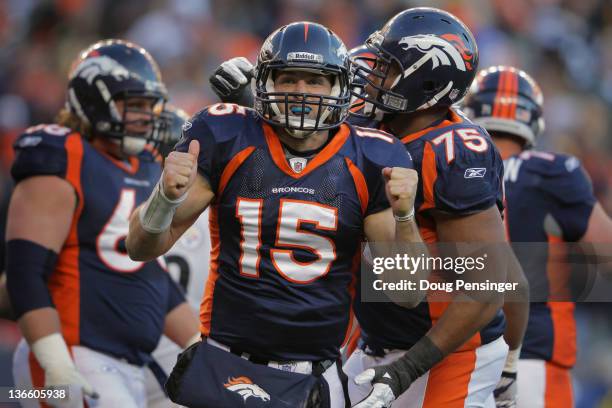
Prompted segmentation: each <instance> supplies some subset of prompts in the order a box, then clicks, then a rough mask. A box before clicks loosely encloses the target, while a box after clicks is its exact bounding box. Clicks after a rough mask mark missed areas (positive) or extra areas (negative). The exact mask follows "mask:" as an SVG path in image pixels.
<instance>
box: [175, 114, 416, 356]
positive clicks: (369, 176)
mask: <svg viewBox="0 0 612 408" xmlns="http://www.w3.org/2000/svg"><path fill="white" fill-rule="evenodd" d="M193 139H195V140H198V141H199V142H200V145H201V149H200V157H199V160H198V165H199V173H200V174H201V175H202V176H203V177H205V178H206V179H207V180H208V182H209V183H210V186H211V188H212V190H213V191H214V193H215V198H214V200H213V202H212V204H211V209H210V233H211V244H212V255H211V268H210V275H209V279H208V282H207V285H206V289H205V295H204V300H203V302H202V307H201V323H202V331H203V333H204V334H205V335H209V336H210V337H212V338H213V339H215V340H217V341H219V342H221V343H224V344H227V345H230V346H232V347H235V348H237V349H240V350H243V351H245V352H249V353H251V354H255V355H257V356H264V357H267V358H269V359H273V360H281V361H282V360H320V359H328V358H335V357H337V355H338V348H339V346H340V345H341V343H342V341H343V339H344V336H345V334H346V329H347V325H348V322H349V317H350V304H351V299H352V296H351V293H352V291H353V285H354V283H355V279H356V276H355V274H356V271H357V270H358V262H359V254H360V243H361V240H362V237H363V220H364V218H365V217H367V216H368V215H370V214H374V213H377V212H379V211H382V210H385V209H387V208H389V203H388V201H387V199H386V195H385V185H384V180H383V177H382V174H381V172H382V169H383V168H384V167H393V166H395V167H405V168H411V167H412V161H411V159H410V156H409V154H408V153H407V152H406V150H405V148H404V147H403V146H402V144H401V143H400V142H399V141H398V140H397V139H395V138H393V137H392V136H390V135H388V134H386V133H384V132H381V131H376V130H372V129H364V128H356V127H351V126H349V125H346V124H345V125H342V126H341V127H340V128H339V130H338V131H337V132H336V133H335V135H333V136H331V138H330V141H329V142H328V143H327V145H326V146H325V147H324V148H323V149H322V150H321V151H319V152H318V153H317V154H316V155H315V156H314V157H313V158H311V159H310V161H309V162H308V163H307V164H306V163H299V164H301V165H296V164H295V163H294V165H293V166H292V165H290V164H289V163H288V161H287V160H286V158H285V153H284V150H283V146H282V145H281V142H280V141H279V138H278V136H277V135H276V134H275V131H274V129H273V128H272V127H271V126H269V125H268V124H266V123H264V122H263V121H262V120H261V119H259V118H258V117H257V115H256V114H255V112H254V111H253V110H251V109H247V108H244V107H241V106H237V105H229V104H217V105H213V106H211V107H209V108H208V109H206V110H204V111H202V112H200V113H198V114H197V115H196V116H195V117H194V118H193V119H192V120H191V121H190V122H187V123H186V124H185V126H184V132H183V139H182V140H181V142H180V143H179V145H178V146H177V150H179V151H186V150H187V148H188V145H189V143H190V141H191V140H193Z"/></svg>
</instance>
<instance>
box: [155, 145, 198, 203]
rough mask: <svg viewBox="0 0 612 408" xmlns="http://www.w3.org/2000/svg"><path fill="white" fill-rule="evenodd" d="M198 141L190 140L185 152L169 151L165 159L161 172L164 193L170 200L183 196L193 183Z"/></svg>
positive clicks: (196, 170) (196, 169) (196, 164)
mask: <svg viewBox="0 0 612 408" xmlns="http://www.w3.org/2000/svg"><path fill="white" fill-rule="evenodd" d="M199 154H200V143H199V142H198V141H197V140H192V141H191V143H189V150H188V151H187V153H181V152H171V153H170V154H169V155H168V157H167V158H166V160H165V163H164V172H163V174H162V185H163V187H164V195H165V196H166V197H167V198H168V199H170V200H178V199H179V198H181V197H183V196H184V195H185V194H186V193H187V191H189V189H190V188H191V186H192V185H193V183H194V181H195V178H196V175H197V173H198V156H199Z"/></svg>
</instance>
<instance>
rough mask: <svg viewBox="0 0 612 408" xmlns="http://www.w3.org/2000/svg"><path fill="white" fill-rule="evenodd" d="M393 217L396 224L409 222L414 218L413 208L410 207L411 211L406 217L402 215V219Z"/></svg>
mask: <svg viewBox="0 0 612 408" xmlns="http://www.w3.org/2000/svg"><path fill="white" fill-rule="evenodd" d="M393 217H394V218H395V221H397V222H406V221H410V220H412V219H413V218H414V207H412V210H411V211H410V213H409V214H408V215H404V216H402V217H399V216H397V215H395V214H393Z"/></svg>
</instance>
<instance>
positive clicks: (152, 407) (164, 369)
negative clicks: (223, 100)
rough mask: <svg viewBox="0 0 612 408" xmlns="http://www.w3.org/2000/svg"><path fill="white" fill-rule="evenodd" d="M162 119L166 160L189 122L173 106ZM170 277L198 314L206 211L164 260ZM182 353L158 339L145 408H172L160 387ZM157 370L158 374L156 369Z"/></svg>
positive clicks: (206, 256) (206, 247)
mask: <svg viewBox="0 0 612 408" xmlns="http://www.w3.org/2000/svg"><path fill="white" fill-rule="evenodd" d="M162 116H163V119H164V121H163V124H164V125H163V130H164V131H163V134H162V137H161V139H162V143H161V144H160V145H159V148H158V150H159V152H160V154H161V155H162V157H166V156H167V155H168V154H169V153H170V152H171V151H172V150H173V149H174V146H175V145H176V143H177V142H178V141H179V139H180V137H181V132H182V127H183V124H184V123H185V122H186V121H187V120H188V119H189V116H188V115H187V113H186V112H185V111H184V110H182V109H180V108H177V107H175V106H172V105H168V104H167V105H166V106H165V109H164V113H163V114H162ZM164 258H165V260H166V264H167V268H168V272H169V273H170V276H171V277H172V279H174V281H175V282H176V283H178V284H179V286H180V287H181V289H182V290H183V292H184V293H185V294H186V297H187V301H188V302H189V305H190V306H191V307H192V308H193V309H194V310H198V309H199V307H200V302H201V301H202V294H203V293H204V283H205V282H206V279H207V277H208V265H209V263H210V235H209V233H208V210H206V211H205V212H204V213H203V214H202V215H201V216H200V217H199V218H198V220H197V221H196V222H195V223H194V224H193V225H192V226H191V228H189V229H188V230H187V232H185V234H183V236H182V237H181V239H179V240H178V242H177V243H176V244H175V245H174V246H173V247H172V248H171V249H170V250H169V251H168V252H167V253H166V255H165V256H164ZM181 351H182V349H181V348H180V347H179V346H178V345H177V344H175V343H174V342H172V341H171V340H170V339H168V338H167V337H166V336H162V338H161V340H160V342H159V344H158V346H157V348H156V349H155V351H154V352H153V362H152V363H150V364H149V368H150V370H149V371H148V372H147V379H146V380H147V384H146V386H147V407H149V408H157V407H159V408H167V407H171V406H174V405H173V403H172V401H170V400H169V399H168V398H167V396H166V394H165V391H164V388H163V387H164V383H165V381H166V379H167V376H168V374H170V372H171V371H172V367H174V364H175V363H176V357H177V355H178V354H179V353H180V352H181ZM160 368H161V372H160V371H159V369H160Z"/></svg>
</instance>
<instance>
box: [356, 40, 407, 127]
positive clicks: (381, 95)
mask: <svg viewBox="0 0 612 408" xmlns="http://www.w3.org/2000/svg"><path fill="white" fill-rule="evenodd" d="M379 35H380V34H378V33H375V34H373V35H372V36H370V38H368V40H367V41H366V44H365V45H366V47H367V48H368V51H370V52H371V53H372V54H374V55H375V56H376V61H375V63H374V64H373V66H372V67H371V68H370V66H369V65H368V64H361V63H359V62H356V61H354V60H353V61H351V72H352V74H353V76H354V78H355V80H354V81H353V86H352V87H351V94H352V95H353V96H355V97H356V98H357V99H358V100H359V99H361V100H363V101H365V102H366V103H370V104H371V105H372V109H370V110H369V111H367V112H363V113H360V112H352V113H351V114H352V115H354V116H358V117H365V118H370V119H371V118H373V117H374V116H375V115H376V110H377V109H379V110H381V111H382V113H402V112H406V108H407V106H408V99H407V98H406V97H405V96H403V95H401V94H399V93H397V92H393V91H392V90H391V89H393V87H394V86H395V85H396V83H397V81H398V80H399V79H401V78H403V74H402V72H403V68H402V65H401V63H400V62H399V60H398V59H397V58H395V57H393V56H392V55H391V54H389V53H388V52H386V51H385V50H384V49H383V48H382V47H380V46H379V45H377V44H376V42H377V41H375V40H373V38H377V36H379ZM378 41H381V39H378ZM394 62H395V63H396V64H398V66H399V67H400V70H402V72H400V73H399V74H398V77H397V78H396V79H395V80H394V82H395V83H392V84H391V85H390V86H387V84H388V83H390V81H391V78H389V71H390V70H391V65H392V64H393V63H394ZM374 78H378V79H380V80H381V81H380V83H376V82H378V81H376V80H375V79H374ZM358 82H361V83H358ZM366 87H371V88H372V89H374V90H375V91H376V96H375V97H373V96H371V95H369V94H368V93H367V92H366Z"/></svg>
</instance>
